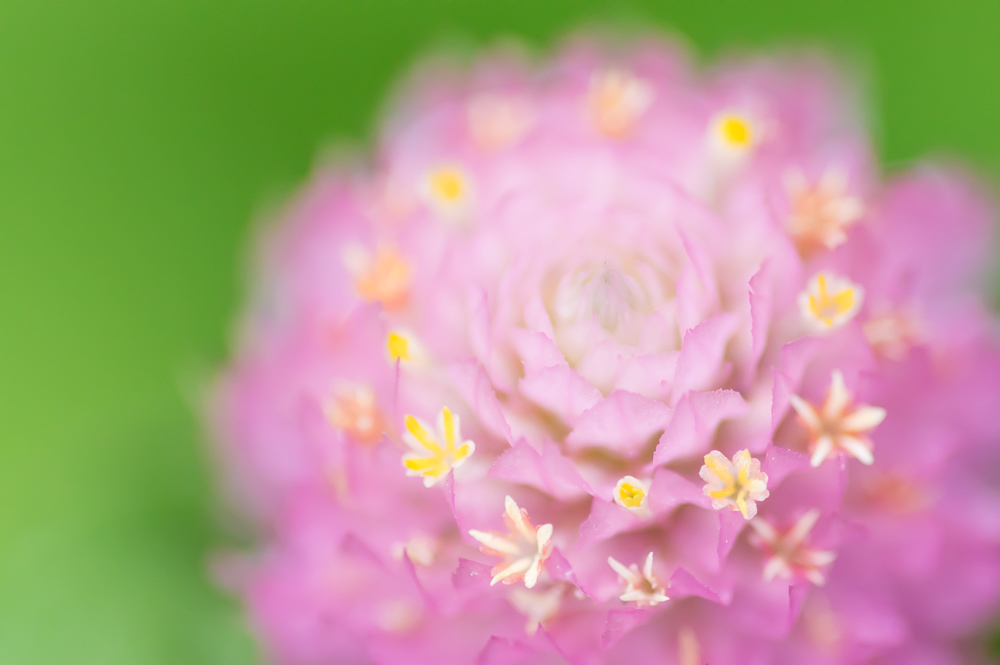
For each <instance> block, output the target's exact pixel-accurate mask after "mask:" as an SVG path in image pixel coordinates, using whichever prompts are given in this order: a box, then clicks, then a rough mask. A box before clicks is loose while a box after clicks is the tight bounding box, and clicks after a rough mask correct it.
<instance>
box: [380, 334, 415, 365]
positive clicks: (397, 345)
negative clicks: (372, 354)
mask: <svg viewBox="0 0 1000 665" xmlns="http://www.w3.org/2000/svg"><path fill="white" fill-rule="evenodd" d="M385 344H386V348H388V349H389V357H390V358H392V362H398V361H400V360H410V340H408V339H407V338H405V337H403V336H402V335H400V334H399V333H395V332H391V333H389V336H388V337H387V338H386V342H385Z"/></svg>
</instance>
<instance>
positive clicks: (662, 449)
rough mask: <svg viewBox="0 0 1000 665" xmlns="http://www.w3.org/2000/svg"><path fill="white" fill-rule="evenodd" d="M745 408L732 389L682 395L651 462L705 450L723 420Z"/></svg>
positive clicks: (742, 411) (663, 461) (687, 455)
mask: <svg viewBox="0 0 1000 665" xmlns="http://www.w3.org/2000/svg"><path fill="white" fill-rule="evenodd" d="M746 411H747V403H746V402H745V401H744V400H743V397H742V396H741V395H740V394H739V393H738V392H736V391H733V390H715V391H713V392H696V393H689V394H687V395H685V396H684V397H683V398H682V399H681V401H680V402H679V403H678V404H677V407H676V408H675V409H674V414H673V416H672V417H671V419H670V423H669V424H668V425H667V428H666V430H664V432H663V436H661V437H660V442H659V445H657V446H656V452H654V453H653V464H657V465H659V464H666V463H667V462H671V461H673V460H676V459H681V458H684V457H692V456H697V455H703V454H705V453H706V452H708V450H709V447H710V444H711V442H712V437H713V436H714V435H715V428H716V427H718V426H719V423H721V422H722V421H723V420H726V419H728V418H738V417H740V416H741V415H743V414H744V413H746Z"/></svg>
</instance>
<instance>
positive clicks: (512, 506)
mask: <svg viewBox="0 0 1000 665" xmlns="http://www.w3.org/2000/svg"><path fill="white" fill-rule="evenodd" d="M503 505H504V512H506V513H507V517H509V518H510V519H511V521H512V522H513V523H514V526H515V527H517V530H518V531H519V532H520V533H521V535H522V536H524V539H525V540H533V539H534V538H535V532H534V529H532V528H531V526H530V525H529V524H528V522H527V520H525V519H524V513H522V512H521V508H520V507H518V505H517V502H515V501H514V499H513V498H512V497H511V496H510V495H509V494H508V495H507V498H505V499H504V502H503Z"/></svg>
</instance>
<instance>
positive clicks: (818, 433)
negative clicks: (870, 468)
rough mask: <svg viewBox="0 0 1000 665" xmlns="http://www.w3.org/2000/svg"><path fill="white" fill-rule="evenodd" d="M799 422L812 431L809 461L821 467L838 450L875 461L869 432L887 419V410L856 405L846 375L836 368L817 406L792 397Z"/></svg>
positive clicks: (865, 459)
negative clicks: (824, 394) (846, 382)
mask: <svg viewBox="0 0 1000 665" xmlns="http://www.w3.org/2000/svg"><path fill="white" fill-rule="evenodd" d="M789 400H790V401H791V404H792V408H793V409H795V412H796V413H797V414H798V415H799V421H800V422H801V423H802V425H803V426H804V427H805V428H806V430H807V431H808V432H809V455H810V457H809V463H810V464H812V465H813V466H819V465H820V464H822V463H823V461H824V460H826V459H828V458H830V457H833V456H834V455H836V454H837V453H838V452H839V451H843V452H845V453H847V454H848V455H850V456H852V457H854V458H856V459H858V460H859V461H860V462H862V463H863V464H871V463H872V462H874V461H875V457H874V456H873V455H872V442H871V439H869V438H868V432H870V431H871V430H873V429H874V428H875V427H876V426H878V424H879V423H881V422H882V421H883V420H885V409H883V408H880V407H877V406H867V405H864V404H862V405H858V406H856V405H854V404H852V395H851V393H850V392H848V390H847V387H846V386H845V385H844V375H843V374H842V373H841V372H840V371H839V370H834V372H833V378H832V380H831V381H830V390H829V391H827V393H826V398H825V399H824V400H823V404H822V405H820V406H815V405H813V404H812V403H810V402H807V401H806V400H804V399H802V398H801V397H799V396H798V395H791V396H790V397H789Z"/></svg>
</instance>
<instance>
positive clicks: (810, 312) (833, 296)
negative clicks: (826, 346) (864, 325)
mask: <svg viewBox="0 0 1000 665" xmlns="http://www.w3.org/2000/svg"><path fill="white" fill-rule="evenodd" d="M864 295H865V293H864V289H862V288H861V287H860V286H858V285H857V284H855V283H854V282H852V281H850V280H849V279H846V278H844V277H838V276H837V275H833V274H830V273H825V272H821V273H818V274H816V275H814V276H813V278H812V279H811V280H809V288H807V289H806V290H805V291H803V292H802V293H801V294H799V310H801V312H802V316H803V318H804V319H805V320H806V321H807V322H808V323H809V324H810V326H811V327H813V328H815V329H816V330H819V331H827V330H832V329H833V328H839V327H840V326H842V325H844V324H845V323H847V322H848V321H850V320H851V319H853V318H854V315H855V314H857V313H858V310H859V309H860V308H861V303H862V301H863V300H864Z"/></svg>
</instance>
